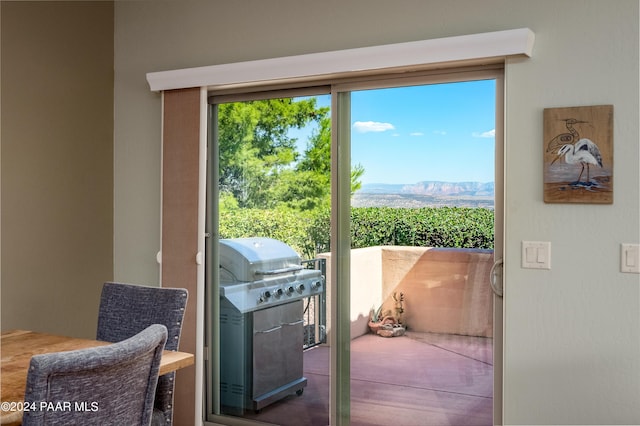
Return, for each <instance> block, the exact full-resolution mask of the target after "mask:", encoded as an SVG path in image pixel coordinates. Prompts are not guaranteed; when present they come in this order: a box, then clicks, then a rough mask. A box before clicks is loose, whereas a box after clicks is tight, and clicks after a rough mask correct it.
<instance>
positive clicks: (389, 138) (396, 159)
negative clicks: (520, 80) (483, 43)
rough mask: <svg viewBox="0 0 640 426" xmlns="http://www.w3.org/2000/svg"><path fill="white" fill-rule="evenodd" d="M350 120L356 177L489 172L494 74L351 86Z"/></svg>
mask: <svg viewBox="0 0 640 426" xmlns="http://www.w3.org/2000/svg"><path fill="white" fill-rule="evenodd" d="M328 99H329V97H328V96H326V97H320V98H319V100H318V103H319V104H320V105H327V104H328ZM351 121H352V127H351V158H352V164H358V163H359V164H361V165H362V166H363V167H364V169H365V173H364V175H363V176H362V179H361V180H362V183H363V184H368V183H390V184H412V183H416V182H421V181H427V180H437V181H447V182H463V181H477V182H492V181H493V180H494V144H495V138H494V132H495V80H481V81H470V82H462V83H447V84H432V85H427V86H414V87H402V88H392V89H378V90H367V91H359V92H352V94H351Z"/></svg>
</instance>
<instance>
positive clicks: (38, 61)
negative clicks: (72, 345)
mask: <svg viewBox="0 0 640 426" xmlns="http://www.w3.org/2000/svg"><path fill="white" fill-rule="evenodd" d="M0 13H1V19H2V22H1V43H2V45H1V55H2V58H1V61H2V74H1V84H2V86H1V104H2V109H1V111H2V117H1V120H2V132H1V173H2V176H1V193H2V195H1V196H2V200H1V203H2V204H1V207H2V221H1V235H2V238H1V240H2V247H1V284H0V285H1V287H0V291H1V296H2V297H1V298H2V302H1V304H2V306H1V326H2V330H3V331H4V330H9V329H15V328H22V329H33V330H40V331H48V332H55V333H62V334H69V335H74V336H83V337H94V336H95V332H96V320H97V311H98V301H99V297H100V291H101V286H102V283H103V282H104V281H108V280H111V279H112V278H113V24H114V15H113V13H114V12H113V4H112V3H111V2H68V3H67V2H7V1H2V2H0Z"/></svg>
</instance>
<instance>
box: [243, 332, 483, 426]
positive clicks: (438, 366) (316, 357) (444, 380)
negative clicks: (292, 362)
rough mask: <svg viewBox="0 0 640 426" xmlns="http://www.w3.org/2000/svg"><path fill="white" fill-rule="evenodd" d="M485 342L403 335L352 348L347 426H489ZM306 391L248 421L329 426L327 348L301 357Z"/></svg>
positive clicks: (371, 338) (370, 339)
mask: <svg viewBox="0 0 640 426" xmlns="http://www.w3.org/2000/svg"><path fill="white" fill-rule="evenodd" d="M492 363H493V361H492V339H491V338H483V337H470V336H457V335H446V334H435V333H421V332H407V333H406V335H405V336H401V337H394V338H383V337H380V336H376V335H374V334H367V335H364V336H360V337H358V338H357V339H354V340H353V341H352V343H351V424H352V425H363V426H364V425H380V426H388V425H403V426H412V425H416V426H418V425H420V426H425V425H434V426H445V425H451V426H464V425H476V426H481V425H484V426H488V425H491V424H492V384H493V365H492ZM304 370H305V372H304V374H305V377H306V378H307V380H308V385H307V387H306V389H305V391H304V393H303V394H302V395H301V396H295V395H292V396H290V397H287V398H285V399H283V400H282V401H280V402H278V403H276V404H274V405H271V406H269V407H266V408H265V409H264V410H262V411H261V412H260V413H259V414H250V415H249V416H248V417H251V418H254V419H256V420H260V421H263V422H268V423H273V424H278V425H283V426H285V425H292V426H293V425H296V426H302V425H314V426H315V425H323V426H324V425H327V424H328V423H329V421H328V416H329V402H328V401H329V348H328V347H326V346H324V347H316V348H313V349H310V350H308V351H306V352H305V354H304Z"/></svg>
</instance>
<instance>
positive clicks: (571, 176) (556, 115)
mask: <svg viewBox="0 0 640 426" xmlns="http://www.w3.org/2000/svg"><path fill="white" fill-rule="evenodd" d="M543 125H544V132H543V133H544V144H543V146H544V201H545V203H590V204H612V203H613V105H596V106H581V107H566V108H545V109H544V115H543Z"/></svg>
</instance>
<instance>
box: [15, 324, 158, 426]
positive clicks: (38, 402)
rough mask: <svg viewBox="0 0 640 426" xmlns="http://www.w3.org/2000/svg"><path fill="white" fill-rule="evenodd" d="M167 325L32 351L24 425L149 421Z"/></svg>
mask: <svg viewBox="0 0 640 426" xmlns="http://www.w3.org/2000/svg"><path fill="white" fill-rule="evenodd" d="M166 341H167V329H166V327H165V326H163V325H159V324H154V325H152V326H150V327H147V328H146V329H144V330H143V331H141V332H140V333H138V334H136V335H134V336H133V337H130V338H129V339H126V340H124V341H122V342H119V343H114V344H111V345H107V346H99V347H95V348H90V349H81V350H76V351H68V352H54V353H49V354H42V355H34V356H33V357H32V358H31V363H30V365H29V372H28V375H27V387H26V392H25V401H26V406H28V407H30V408H36V409H35V410H25V412H24V415H23V420H22V424H23V425H24V426H44V425H83V426H84V425H86V426H92V425H96V426H97V425H101V426H102V425H131V426H137V425H144V426H147V425H149V424H150V423H151V414H152V412H153V399H154V395H155V390H156V384H157V382H158V371H159V369H160V359H161V358H162V351H163V349H164V346H165V343H166Z"/></svg>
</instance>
